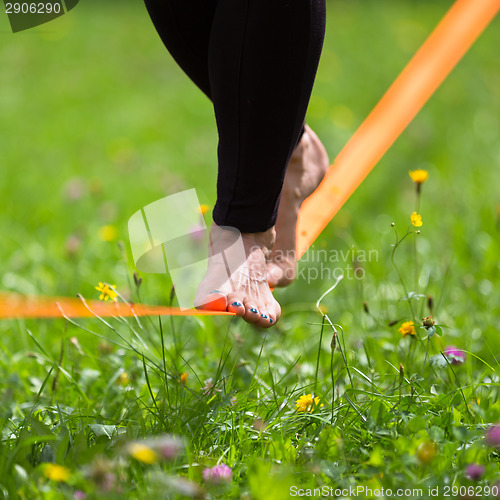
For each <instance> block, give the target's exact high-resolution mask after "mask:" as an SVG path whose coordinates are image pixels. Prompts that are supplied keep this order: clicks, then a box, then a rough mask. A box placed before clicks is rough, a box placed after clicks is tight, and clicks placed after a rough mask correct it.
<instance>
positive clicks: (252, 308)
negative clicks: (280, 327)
mask: <svg viewBox="0 0 500 500" xmlns="http://www.w3.org/2000/svg"><path fill="white" fill-rule="evenodd" d="M274 238H275V231H274V228H271V229H269V230H268V231H266V232H264V233H239V231H237V230H234V229H232V228H223V227H220V226H217V225H216V224H213V225H212V228H211V231H210V252H209V254H210V259H209V264H208V269H207V274H206V276H205V278H204V279H203V281H202V283H201V284H200V286H199V287H198V291H197V294H196V299H195V306H196V307H198V308H201V309H210V310H223V311H226V310H227V311H231V312H234V313H236V314H237V315H238V316H242V317H243V319H244V320H245V321H248V322H249V323H253V324H255V325H256V326H259V327H261V328H269V327H270V326H273V325H275V324H276V322H277V321H278V319H279V317H280V314H281V309H280V306H279V304H278V302H276V300H275V299H274V297H273V294H272V293H271V290H270V288H269V285H268V283H267V274H266V258H267V257H268V256H269V250H270V248H271V247H272V246H273V243H274Z"/></svg>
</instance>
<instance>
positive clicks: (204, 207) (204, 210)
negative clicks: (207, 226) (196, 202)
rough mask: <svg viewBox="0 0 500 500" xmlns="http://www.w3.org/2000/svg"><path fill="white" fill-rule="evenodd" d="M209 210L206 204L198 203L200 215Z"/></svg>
mask: <svg viewBox="0 0 500 500" xmlns="http://www.w3.org/2000/svg"><path fill="white" fill-rule="evenodd" d="M209 210H210V207H209V206H208V205H200V213H201V215H205V214H206V213H207V212H208V211H209Z"/></svg>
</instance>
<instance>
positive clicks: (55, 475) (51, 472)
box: [42, 464, 70, 483]
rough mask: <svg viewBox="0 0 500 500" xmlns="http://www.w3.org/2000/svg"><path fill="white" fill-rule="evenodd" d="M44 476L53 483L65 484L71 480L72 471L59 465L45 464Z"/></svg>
mask: <svg viewBox="0 0 500 500" xmlns="http://www.w3.org/2000/svg"><path fill="white" fill-rule="evenodd" d="M42 470H43V475H44V476H45V477H46V478H47V479H50V480H52V481H58V482H59V483H64V482H66V481H67V480H68V479H69V475H70V471H69V469H68V468H67V467H64V466H62V465H57V464H45V465H44V466H43V469H42Z"/></svg>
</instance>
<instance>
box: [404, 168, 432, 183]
mask: <svg viewBox="0 0 500 500" xmlns="http://www.w3.org/2000/svg"><path fill="white" fill-rule="evenodd" d="M408 174H409V175H410V177H411V180H412V181H413V182H414V183H415V184H423V183H424V182H425V181H426V180H427V179H428V178H429V172H427V170H423V169H418V170H410V171H409V172H408Z"/></svg>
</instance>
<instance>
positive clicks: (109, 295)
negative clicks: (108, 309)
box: [95, 281, 118, 302]
mask: <svg viewBox="0 0 500 500" xmlns="http://www.w3.org/2000/svg"><path fill="white" fill-rule="evenodd" d="M114 288H116V285H108V284H107V283H101V282H100V281H99V286H96V287H95V289H96V290H97V291H98V292H101V295H99V300H104V301H106V300H108V299H110V300H112V301H114V302H116V297H118V294H117V293H116V292H115V290H114Z"/></svg>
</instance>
